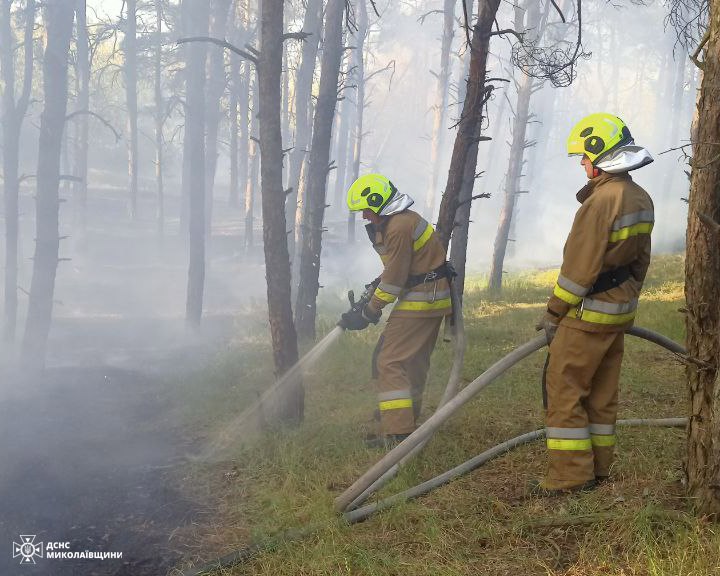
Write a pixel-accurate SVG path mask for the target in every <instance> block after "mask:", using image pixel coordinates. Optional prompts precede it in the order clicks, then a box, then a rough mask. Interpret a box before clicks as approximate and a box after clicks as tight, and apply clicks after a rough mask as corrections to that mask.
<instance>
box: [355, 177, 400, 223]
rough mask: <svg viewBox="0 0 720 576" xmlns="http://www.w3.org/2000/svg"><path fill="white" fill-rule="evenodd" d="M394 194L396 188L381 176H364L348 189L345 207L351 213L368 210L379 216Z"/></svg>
mask: <svg viewBox="0 0 720 576" xmlns="http://www.w3.org/2000/svg"><path fill="white" fill-rule="evenodd" d="M396 192H397V188H395V186H393V183H392V182H390V180H389V179H388V178H387V177H385V176H383V175H382V174H365V175H363V176H360V178H358V179H357V180H355V182H353V183H352V185H351V186H350V188H349V189H348V193H347V205H348V208H350V211H351V212H357V211H359V210H365V209H368V210H372V211H373V212H375V214H379V213H380V210H382V209H383V208H384V207H385V206H386V205H387V203H388V202H389V201H390V199H391V198H392V197H393V196H394V195H395V193H396Z"/></svg>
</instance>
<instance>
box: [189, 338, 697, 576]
mask: <svg viewBox="0 0 720 576" xmlns="http://www.w3.org/2000/svg"><path fill="white" fill-rule="evenodd" d="M459 332H460V333H461V332H462V330H460V331H459ZM627 333H628V334H631V335H633V336H636V337H638V338H642V339H644V340H648V341H650V342H653V343H655V344H657V345H659V346H662V347H663V348H666V349H667V350H669V351H671V352H673V353H675V354H678V355H683V356H685V355H686V352H685V349H684V348H683V347H682V346H680V345H679V344H677V343H676V342H674V341H673V340H670V339H669V338H667V337H665V336H663V335H661V334H658V333H656V332H653V331H651V330H647V329H645V328H639V327H633V328H630V329H629V330H628V332H627ZM546 344H547V341H546V338H545V336H538V337H536V338H533V339H532V340H530V341H529V342H526V343H525V344H523V345H521V346H519V347H517V348H516V349H515V350H513V351H512V352H510V353H509V354H508V355H506V356H505V357H504V358H502V359H501V360H499V361H498V362H496V363H495V364H493V365H492V366H490V368H488V369H487V370H486V371H485V372H483V373H482V374H481V375H480V376H478V377H477V378H476V379H475V380H473V381H472V382H471V383H470V384H468V385H467V386H466V387H465V388H463V390H461V391H460V392H458V393H457V394H456V395H455V396H453V397H452V398H451V399H449V400H447V402H446V403H444V404H442V405H441V406H440V407H439V408H438V410H437V411H436V412H435V413H434V414H433V415H432V416H431V417H430V418H429V419H428V420H427V421H425V422H424V423H423V424H422V425H421V426H420V427H419V428H418V429H417V430H415V432H413V433H412V434H411V435H410V436H408V437H407V438H406V439H405V440H403V441H402V442H401V443H400V444H398V445H397V446H396V447H395V448H393V449H392V450H391V451H390V452H388V453H387V454H386V455H385V456H384V457H383V458H382V459H380V461H378V462H377V463H376V464H375V465H373V466H372V467H371V468H370V469H369V470H368V471H367V472H365V474H363V475H362V476H361V477H360V478H359V479H358V480H357V481H355V483H353V485H352V486H350V487H349V488H348V489H347V490H346V491H345V492H343V493H342V494H341V495H340V496H339V497H338V498H336V499H335V506H336V509H338V511H340V512H341V513H342V518H343V519H344V520H345V521H346V522H348V523H349V524H354V523H357V522H360V521H362V520H365V519H367V518H368V517H369V516H371V515H372V514H374V513H375V512H379V511H381V510H385V509H387V508H389V507H391V506H393V505H395V504H397V503H400V502H405V501H407V500H410V499H412V498H417V497H418V496H421V495H423V494H427V493H428V492H430V491H432V490H434V489H435V488H438V487H440V486H442V485H444V484H447V483H448V482H450V481H451V480H453V479H455V478H457V477H459V476H462V475H464V474H467V473H468V472H471V471H472V470H475V469H476V468H478V467H480V466H482V465H483V464H485V463H487V462H488V461H490V460H492V459H493V458H496V457H498V456H500V455H502V454H504V453H506V452H508V451H510V450H512V449H514V448H516V447H518V446H521V445H523V444H527V443H529V442H531V441H533V440H536V439H539V438H542V437H543V436H544V435H545V430H544V429H541V430H534V431H531V432H527V433H525V434H522V435H520V436H516V437H515V438H511V439H509V440H507V441H505V442H502V443H501V444H498V445H497V446H494V447H492V448H490V449H488V450H486V451H484V452H482V453H481V454H479V455H477V456H475V457H474V458H471V459H470V460H468V461H466V462H464V463H463V464H460V465H459V466H456V467H455V468H452V469H451V470H448V471H446V472H444V473H442V474H440V475H438V476H436V477H434V478H431V479H430V480H427V481H425V482H423V483H421V484H418V485H417V486H414V487H413V488H410V489H408V490H405V491H403V492H400V493H398V494H395V495H392V496H389V497H387V498H384V499H383V500H380V501H378V502H375V503H372V504H368V505H366V506H363V507H361V508H354V509H353V507H355V506H359V505H360V504H361V503H362V502H363V501H364V499H365V498H367V496H369V495H370V494H372V493H373V492H374V491H375V490H376V489H379V487H380V486H381V485H382V484H384V482H383V481H382V479H383V478H386V480H385V481H387V479H389V478H391V477H392V475H394V473H395V472H396V471H397V469H399V466H400V465H401V464H402V462H404V461H406V460H407V459H408V458H409V457H412V455H414V454H415V453H417V452H419V451H420V449H421V448H422V446H423V445H424V444H425V443H426V442H427V441H428V440H429V439H430V438H431V437H432V435H433V434H434V433H435V432H436V431H437V430H438V428H439V427H440V426H441V425H442V424H443V423H444V422H445V421H446V420H448V419H449V418H450V417H451V416H452V415H453V414H454V413H455V412H457V411H458V410H459V409H460V408H461V407H462V406H463V405H464V404H465V403H467V402H468V401H469V400H470V399H471V398H472V397H473V396H475V394H477V393H478V392H480V391H481V390H482V389H483V388H485V387H486V386H487V385H488V384H490V383H491V382H492V381H493V380H495V379H497V378H498V377H499V376H501V375H502V374H503V373H504V372H506V371H507V370H508V369H509V368H510V367H512V366H514V365H515V364H517V363H518V362H520V360H522V359H524V358H526V357H527V356H529V355H530V354H532V353H533V352H535V351H537V350H540V349H541V348H543V347H544V346H545V345H546ZM456 352H457V348H456ZM456 357H457V356H456ZM451 384H452V377H451V380H450V381H449V382H448V387H450V385H451ZM447 393H448V390H447V389H446V394H444V396H443V398H444V399H445V396H446V395H449V394H447ZM618 424H619V425H629V426H641V425H642V426H661V427H678V426H685V425H686V424H687V418H664V419H632V420H619V421H618ZM315 529H316V526H314V525H306V526H303V527H300V528H296V529H292V530H288V531H285V532H282V533H280V534H278V535H276V536H274V537H272V538H270V539H267V540H265V541H262V542H258V543H255V544H252V545H250V546H247V547H244V548H242V549H240V550H238V551H236V552H233V553H231V554H228V555H226V556H223V557H221V558H218V559H217V560H214V561H212V562H209V563H207V564H205V565H203V566H201V567H200V568H192V569H190V570H188V571H185V572H183V573H182V576H202V575H204V574H209V573H211V572H213V571H215V570H219V569H222V568H229V567H232V566H235V565H237V564H240V563H242V562H245V561H247V560H249V559H250V558H252V557H253V556H255V555H256V554H258V553H260V552H262V551H264V550H270V549H273V548H275V547H277V546H278V545H280V544H282V543H286V542H290V541H293V540H297V539H299V538H303V537H305V536H307V535H309V534H311V533H312V532H314V531H315Z"/></svg>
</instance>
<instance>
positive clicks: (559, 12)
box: [550, 0, 565, 24]
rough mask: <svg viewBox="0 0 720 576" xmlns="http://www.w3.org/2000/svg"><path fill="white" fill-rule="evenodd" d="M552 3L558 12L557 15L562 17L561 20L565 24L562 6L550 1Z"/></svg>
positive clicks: (552, 0)
mask: <svg viewBox="0 0 720 576" xmlns="http://www.w3.org/2000/svg"><path fill="white" fill-rule="evenodd" d="M550 3H551V4H552V5H553V7H554V8H555V10H557V13H558V14H559V15H560V20H562V21H563V24H564V23H565V15H564V14H563V13H562V10H560V6H558V5H557V4H556V3H555V0H550Z"/></svg>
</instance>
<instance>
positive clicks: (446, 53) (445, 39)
mask: <svg viewBox="0 0 720 576" xmlns="http://www.w3.org/2000/svg"><path fill="white" fill-rule="evenodd" d="M455 2H456V0H444V3H443V35H442V47H441V49H440V70H439V71H438V73H437V75H436V78H437V84H436V92H435V105H434V107H433V108H434V109H433V131H432V147H431V149H430V170H431V177H430V187H429V188H428V190H427V194H426V195H425V211H426V213H427V214H428V215H431V214H434V213H435V198H436V194H437V185H438V176H439V174H440V158H441V153H442V150H443V143H444V140H445V132H446V130H447V127H446V126H445V113H446V111H447V105H448V91H449V88H450V75H451V74H452V64H451V62H450V51H451V49H452V41H453V36H454V29H455Z"/></svg>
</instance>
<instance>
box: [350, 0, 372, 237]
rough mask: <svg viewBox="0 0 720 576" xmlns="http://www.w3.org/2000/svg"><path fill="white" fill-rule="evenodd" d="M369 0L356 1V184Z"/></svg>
mask: <svg viewBox="0 0 720 576" xmlns="http://www.w3.org/2000/svg"><path fill="white" fill-rule="evenodd" d="M366 2H367V0H356V7H355V10H356V12H357V31H356V32H355V37H356V41H355V44H356V48H355V52H354V53H353V66H354V68H355V72H354V77H355V84H356V85H357V89H356V96H355V100H356V102H355V106H356V108H355V138H354V142H353V166H352V175H351V178H350V180H351V181H352V182H354V181H355V180H357V179H358V177H359V176H360V158H361V155H362V140H363V114H364V112H365V39H366V38H367V34H368V14H367V4H366ZM355 218H356V214H355V212H352V211H348V220H347V235H348V243H349V244H352V243H354V242H355Z"/></svg>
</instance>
